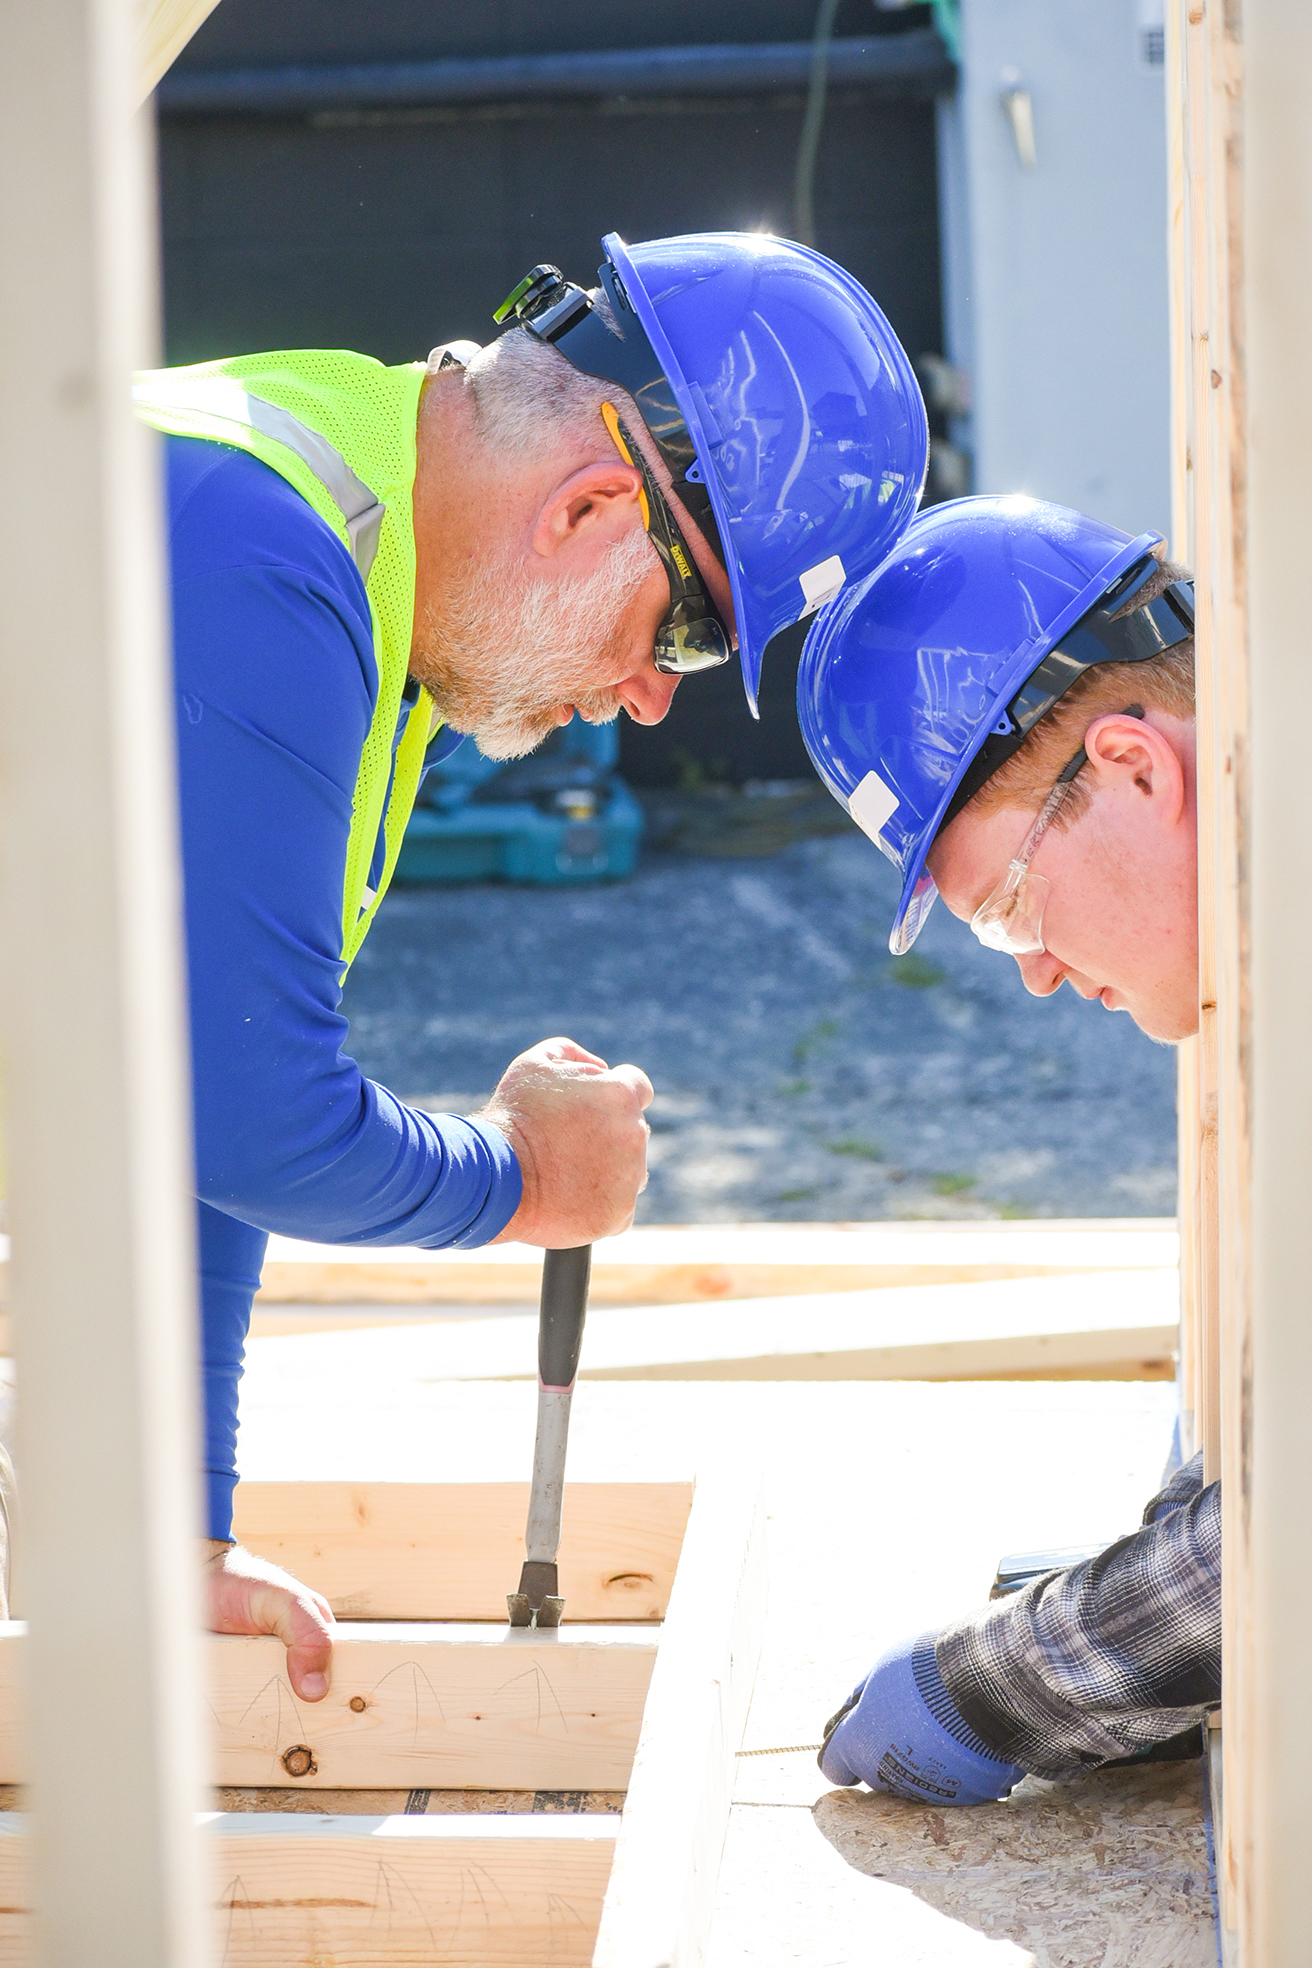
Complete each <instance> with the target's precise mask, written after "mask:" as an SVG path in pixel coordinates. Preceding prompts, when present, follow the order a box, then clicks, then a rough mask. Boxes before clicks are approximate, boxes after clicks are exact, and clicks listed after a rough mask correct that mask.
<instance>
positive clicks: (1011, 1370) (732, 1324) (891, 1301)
mask: <svg viewBox="0 0 1312 1968" xmlns="http://www.w3.org/2000/svg"><path fill="white" fill-rule="evenodd" d="M331 1317H332V1315H331V1314H326V1315H325V1318H324V1323H325V1324H328V1323H329V1322H330V1321H331ZM1178 1330H1179V1312H1178V1305H1177V1285H1176V1280H1175V1277H1174V1275H1173V1274H1172V1273H1171V1272H1169V1271H1166V1270H1165V1269H1163V1270H1156V1271H1112V1272H1086V1273H1081V1274H1077V1275H1074V1276H1067V1277H1059V1278H1022V1279H1015V1280H1008V1281H1005V1282H991V1283H986V1284H971V1285H916V1286H908V1287H893V1288H892V1289H890V1290H887V1291H863V1292H856V1291H851V1292H824V1293H814V1294H808V1295H807V1296H805V1297H800V1296H799V1297H797V1298H776V1297H769V1298H758V1299H731V1300H729V1301H727V1302H726V1303H722V1304H718V1305H672V1306H669V1307H667V1308H666V1310H665V1311H664V1313H663V1314H662V1316H661V1317H660V1318H659V1319H653V1318H651V1317H650V1316H649V1314H648V1313H647V1312H646V1311H645V1310H640V1309H637V1308H629V1307H618V1306H602V1307H599V1308H598V1309H596V1310H595V1311H593V1312H592V1313H591V1314H590V1316H589V1321H588V1348H587V1356H586V1358H585V1360H584V1362H583V1364H582V1365H581V1367H580V1375H581V1378H582V1379H584V1380H587V1381H596V1380H982V1379H988V1378H995V1379H1001V1380H1030V1379H1033V1380H1043V1379H1059V1380H1060V1379H1067V1380H1081V1379H1093V1380H1105V1379H1120V1380H1170V1379H1172V1378H1173V1376H1174V1371H1175V1368H1174V1354H1175V1348H1176V1343H1177V1337H1178ZM536 1361H537V1318H536V1315H531V1314H524V1315H522V1316H515V1315H509V1316H507V1317H505V1318H500V1319H480V1318H473V1319H451V1320H441V1321H433V1322H430V1323H429V1324H427V1325H425V1326H422V1327H414V1326H409V1325H407V1326H404V1327H399V1328H395V1327H394V1328H392V1329H391V1330H389V1331H383V1332H379V1331H377V1330H373V1329H369V1330H366V1331H363V1332H362V1331H360V1330H359V1329H357V1328H354V1327H350V1328H348V1330H347V1331H346V1332H345V1333H342V1332H335V1333H332V1334H331V1335H330V1336H326V1337H324V1336H314V1337H311V1336H309V1335H301V1336H297V1337H293V1336H284V1337H282V1338H281V1339H274V1340H269V1341H266V1342H265V1343H264V1348H263V1350H262V1352H261V1354H260V1356H259V1371H260V1374H261V1382H262V1384H265V1385H267V1382H265V1381H264V1375H265V1373H266V1372H270V1371H271V1370H272V1371H273V1372H276V1373H277V1374H279V1375H281V1376H284V1377H285V1378H286V1379H287V1380H289V1381H290V1380H293V1379H296V1378H298V1377H300V1378H301V1379H302V1383H303V1381H304V1377H305V1376H306V1375H307V1374H309V1373H311V1372H313V1373H314V1374H315V1375H321V1374H325V1373H332V1374H334V1375H352V1374H355V1375H358V1376H359V1377H360V1378H362V1379H363V1378H367V1377H369V1376H370V1375H377V1374H380V1373H382V1374H387V1375H396V1376H399V1377H402V1378H404V1379H406V1380H409V1381H411V1382H414V1381H427V1382H433V1381H440V1380H477V1381H487V1380H503V1379H504V1380H528V1379H532V1378H533V1377H534V1375H535V1373H536Z"/></svg>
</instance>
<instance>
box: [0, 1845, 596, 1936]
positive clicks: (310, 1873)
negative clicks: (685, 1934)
mask: <svg viewBox="0 0 1312 1968" xmlns="http://www.w3.org/2000/svg"><path fill="white" fill-rule="evenodd" d="M618 1829H619V1820H618V1818H615V1817H609V1816H603V1815H602V1814H600V1813H597V1814H594V1815H591V1816H582V1815H573V1814H571V1815H563V1816H548V1815H540V1816H533V1817H523V1816H505V1817H493V1816H487V1817H474V1816H470V1817H390V1818H356V1817H322V1818H315V1817H302V1816H299V1815H297V1816H291V1815H276V1814H273V1813H271V1814H270V1815H268V1816H267V1817H266V1816H260V1815H258V1814H255V1815H240V1814H230V1815H228V1816H224V1817H214V1818H212V1819H211V1820H210V1821H209V1826H208V1830H209V1834H210V1837H209V1844H210V1849H209V1853H208V1857H209V1863H210V1879H211V1882H212V1886H211V1891H212V1895H213V1899H212V1904H213V1906H214V1910H215V1919H214V1942H215V1956H216V1958H217V1959H219V1960H221V1961H222V1963H223V1968H305V1965H306V1964H307V1963H313V1964H314V1968H400V1964H402V1963H404V1964H406V1968H410V1964H413V1963H415V1962H423V1963H424V1964H425V1968H429V1964H431V1968H472V1964H479V1968H483V1965H484V1964H487V1968H535V1964H538V1963H541V1964H544V1968H545V1964H550V1968H588V1963H589V1961H590V1960H591V1958H592V1948H593V1942H594V1939H595V1936H596V1932H597V1924H598V1921H599V1919H600V1916H601V1905H602V1899H603V1896H604V1894H605V1891H606V1882H607V1879H608V1877H609V1874H610V1869H611V1860H612V1857H613V1854H614V1850H615V1838H616V1833H617V1831H618ZM25 1847H26V1840H25V1839H24V1838H23V1836H22V1820H21V1819H18V1818H15V1817H13V1816H9V1817H0V1968H24V1964H26V1963H27V1962H28V1961H29V1959H30V1957H29V1954H28V1951H27V1926H28V1916H27V1915H26V1914H25V1913H24V1911H23V1908H24V1907H25V1906H26V1904H27V1893H26V1888H27V1881H26V1877H25V1875H26V1870H27V1864H26V1849H25Z"/></svg>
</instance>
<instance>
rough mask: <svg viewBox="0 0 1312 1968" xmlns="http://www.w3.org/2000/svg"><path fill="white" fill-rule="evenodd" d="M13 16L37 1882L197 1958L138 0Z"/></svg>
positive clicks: (20, 952) (149, 204) (67, 1936)
mask: <svg viewBox="0 0 1312 1968" xmlns="http://www.w3.org/2000/svg"><path fill="white" fill-rule="evenodd" d="M3 21H4V42H3V54H2V55H0V171H2V174H3V181H4V185H5V197H4V200H3V201H2V206H0V263H2V264H3V266H4V278H3V281H0V354H2V358H3V359H0V474H2V475H3V479H4V483H5V485H6V486H7V487H9V488H10V490H11V497H10V498H9V500H8V501H7V504H8V506H9V511H8V515H7V518H6V523H5V526H4V529H3V537H2V538H0V618H2V619H0V916H2V917H3V921H4V933H3V935H2V936H0V999H3V1033H2V1034H0V1047H2V1049H3V1052H4V1056H5V1081H6V1084H5V1094H4V1109H5V1114H4V1119H5V1132H6V1134H7V1137H8V1149H9V1155H8V1162H9V1178H10V1180H9V1186H8V1203H9V1209H10V1222H11V1224H12V1227H13V1233H14V1247H15V1256H14V1267H13V1268H14V1274H15V1275H14V1280H13V1318H14V1327H15V1340H16V1350H17V1355H18V1359H19V1361H20V1363H21V1373H22V1378H23V1407H22V1414H21V1418H20V1427H21V1430H22V1464H23V1481H24V1496H23V1513H24V1528H25V1531H26V1533H27V1538H28V1542H27V1544H26V1546H25V1561H24V1591H25V1595H26V1602H27V1605H28V1607H29V1609H30V1611H31V1615H32V1620H33V1634H34V1644H33V1647H32V1649H31V1658H30V1660H29V1663H28V1666H29V1672H28V1675H27V1685H26V1701H25V1713H24V1721H25V1725H26V1727H25V1735H26V1737H27V1741H28V1743H29V1746H30V1753H31V1773H32V1779H33V1783H32V1793H33V1796H32V1801H33V1840H32V1842H33V1884H32V1903H34V1904H35V1906H36V1908H37V1919H38V1921H39V1936H38V1941H37V1945H38V1947H39V1949H40V1954H41V1959H42V1960H43V1961H45V1962H52V1963H53V1962H64V1963H67V1962H92V1961H94V1962H97V1963H103V1964H105V1968H129V1965H130V1968H190V1964H193V1963H199V1962H200V1961H201V1960H202V1958H203V1956H204V1953H205V1949H204V1945H203V1940H204V1929H203V1923H202V1922H201V1921H200V1917H199V1911H200V1908H201V1906H202V1904H203V1901H202V1896H201V1872H200V1851H199V1841H198V1840H197V1838H196V1837H195V1834H194V1829H193V1819H194V1812H195V1807H196V1805H197V1803H198V1802H199V1798H200V1783H201V1769H202V1733H201V1712H200V1704H199V1701H198V1699H197V1688H198V1682H199V1636H198V1634H197V1631H196V1629H197V1627H198V1624H199V1622H198V1617H197V1614H198V1599H199V1595H198V1592H197V1585H196V1545H195V1532H196V1529H197V1527H198V1525H199V1522H200V1507H199V1504H200V1498H199V1485H198V1482H197V1479H196V1471H197V1465H198V1456H197V1451H196V1429H195V1389H196V1363H195V1317H194V1310H193V1307H194V1294H195V1262H194V1255H193V1252H192V1247H191V1241H192V1220H193V1219H192V1211H191V1209H190V1206H189V1205H188V1203H187V1193H188V1184H189V1175H188V1170H189V1168H190V1165H191V1124H190V1117H189V1113H188V1107H187V1098H186V1076H185V1065H184V1061H185V1059H186V1054H187V1048H186V1026H185V1008H184V998H183V989H182V967H181V961H180V955H181V951H180V945H181V934H180V922H181V901H180V883H179V877H178V860H177V852H176V834H177V824H176V813H175V796H174V779H173V766H172V751H173V740H172V732H173V710H172V692H171V683H170V676H169V667H168V646H167V627H166V619H167V618H166V609H165V606H164V593H165V584H164V578H163V560H162V554H161V527H160V523H159V518H160V516H159V506H160V500H159V484H158V469H157V466H158V459H157V449H158V447H157V445H156V443H155V440H154V439H153V437H152V436H151V435H150V434H149V433H147V432H146V431H145V430H144V428H143V427H141V426H140V425H139V424H138V423H137V421H136V420H135V419H134V417H133V415H132V409H131V398H130V382H131V375H132V370H133V369H134V368H135V367H138V366H140V365H143V364H149V363H150V362H152V361H153V360H157V359H158V339H157V328H158V316H157V308H156V299H157V284H158V283H157V255H156V242H155V232H154V215H155V205H156V197H155V182H154V171H153V156H152V150H151V143H150V130H149V124H148V121H147V120H146V119H143V118H140V117H137V118H134V116H133V109H134V107H135V103H136V100H137V82H138V72H137V69H136V67H135V66H134V27H135V21H134V9H133V7H132V4H131V0H41V4H40V5H37V6H20V7H7V8H6V9H5V10H4V16H3ZM37 480H39V481H40V482H41V483H43V484H44V485H45V486H47V487H55V488H57V491H56V492H55V493H54V495H53V497H46V496H39V495H34V494H33V490H32V488H33V486H34V483H35V482H36V481H37ZM23 487H25V488H27V489H26V490H19V489H18V488H23ZM37 651H40V652H41V655H40V658H39V659H38V660H34V655H35V652H37ZM55 676H57V677H58V678H59V684H58V690H59V696H60V705H61V708H60V713H59V735H58V740H57V749H58V753H59V761H60V763H59V778H60V782H61V790H60V792H59V794H58V796H57V797H52V792H51V718H50V703H51V698H50V689H51V679H52V678H53V677H55ZM89 950H94V952H95V958H94V961H93V962H92V963H90V964H88V962H87V952H88V951H89ZM74 1112H75V1113H76V1114H77V1125H76V1126H75V1127H72V1128H70V1127H68V1126H67V1125H65V1122H64V1119H63V1118H61V1117H66V1116H68V1115H69V1114H71V1113H74ZM107 1484H112V1487H113V1494H114V1523H113V1528H112V1530H111V1531H110V1532H109V1533H108V1534H107V1533H106V1528H105V1524H104V1522H103V1520H102V1518H101V1517H100V1515H99V1513H98V1511H97V1508H96V1503H97V1500H98V1499H99V1498H102V1497H103V1496H104V1494H105V1490H106V1485H107ZM89 1607H95V1608H97V1609H99V1611H98V1612H97V1613H96V1614H95V1615H93V1616H92V1619H91V1626H93V1627H94V1638H92V1637H91V1633H90V1628H89V1626H88V1608H89ZM110 1608H112V1609H114V1610H113V1611H112V1612H109V1611H108V1609H110ZM102 1615H103V1616H102ZM111 1797H112V1799H113V1805H112V1808H110V1809H106V1808H105V1805H106V1800H107V1799H109V1798H111Z"/></svg>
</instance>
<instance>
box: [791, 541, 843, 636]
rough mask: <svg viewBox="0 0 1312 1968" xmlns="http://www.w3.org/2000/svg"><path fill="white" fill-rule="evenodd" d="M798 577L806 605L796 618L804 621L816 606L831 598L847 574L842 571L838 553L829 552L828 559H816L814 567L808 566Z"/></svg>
mask: <svg viewBox="0 0 1312 1968" xmlns="http://www.w3.org/2000/svg"><path fill="white" fill-rule="evenodd" d="M799 578H800V580H801V583H802V598H803V600H804V601H805V603H806V606H805V608H804V609H803V610H802V612H801V614H800V615H799V616H798V618H797V619H798V621H799V622H804V621H805V620H806V618H807V616H808V615H814V614H815V612H816V610H817V609H818V608H823V607H824V605H825V603H826V602H827V601H832V600H833V598H834V596H835V595H836V594H837V593H838V590H839V589H840V588H841V587H842V585H843V583H844V581H845V580H846V579H847V575H846V574H845V572H844V571H843V563H842V561H841V560H840V559H839V558H838V555H837V554H830V556H829V558H828V560H819V561H817V562H816V564H815V566H814V567H808V568H807V570H806V572H805V574H803V575H801V576H800V577H799Z"/></svg>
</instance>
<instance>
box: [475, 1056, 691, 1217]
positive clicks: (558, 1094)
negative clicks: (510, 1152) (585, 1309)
mask: <svg viewBox="0 0 1312 1968" xmlns="http://www.w3.org/2000/svg"><path fill="white" fill-rule="evenodd" d="M651 1094H652V1088H651V1081H650V1080H649V1079H648V1078H647V1075H646V1074H645V1073H644V1072H642V1071H641V1069H640V1068H639V1067H637V1066H607V1064H606V1062H605V1060H604V1059H598V1058H597V1055H596V1054H595V1053H593V1052H585V1051H584V1050H583V1048H582V1046H577V1045H575V1043H574V1041H573V1040H572V1039H543V1040H542V1042H541V1044H540V1045H535V1046H532V1047H531V1048H530V1049H529V1051H528V1052H521V1053H520V1055H519V1058H518V1059H512V1060H511V1062H510V1064H509V1066H507V1068H506V1070H505V1072H504V1073H503V1074H502V1076H501V1083H500V1085H499V1086H498V1087H497V1090H496V1092H495V1093H494V1094H493V1096H492V1098H491V1100H490V1101H489V1102H488V1105H487V1107H486V1108H485V1109H484V1110H483V1112H482V1113H481V1114H478V1115H475V1116H474V1117H473V1118H474V1119H476V1120H484V1121H492V1122H493V1123H494V1124H495V1125H496V1126H497V1127H499V1128H500V1129H501V1131H502V1133H503V1134H504V1135H505V1136H506V1138H507V1139H508V1141H509V1142H510V1145H511V1147H512V1148H513V1149H514V1151H515V1155H516V1157H517V1159H518V1162H519V1167H520V1173H521V1174H522V1176H523V1178H524V1194H523V1198H522V1200H521V1202H520V1205H519V1208H518V1209H517V1210H516V1211H515V1214H514V1215H513V1216H512V1217H511V1219H510V1222H509V1223H508V1224H507V1225H506V1227H505V1229H504V1230H503V1231H502V1232H501V1235H500V1236H499V1237H498V1238H496V1239H495V1241H496V1242H497V1243H499V1244H501V1243H520V1244H539V1245H541V1246H542V1248H543V1249H544V1250H571V1249H573V1248H574V1247H575V1246H576V1245H578V1244H591V1243H595V1242H596V1240H597V1238H598V1237H614V1236H616V1235H617V1234H618V1233H619V1232H620V1231H621V1230H627V1229H628V1227H629V1225H630V1224H631V1223H632V1221H633V1212H634V1209H635V1207H636V1205H637V1201H638V1197H639V1196H640V1195H641V1193H642V1191H643V1190H644V1189H645V1188H646V1186H647V1141H648V1138H649V1137H650V1134H651V1129H650V1128H649V1127H648V1126H647V1123H646V1121H645V1120H644V1119H643V1117H642V1112H643V1108H644V1107H646V1106H647V1104H648V1102H649V1101H650V1100H651Z"/></svg>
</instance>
